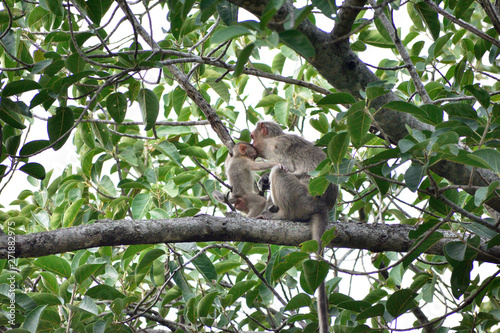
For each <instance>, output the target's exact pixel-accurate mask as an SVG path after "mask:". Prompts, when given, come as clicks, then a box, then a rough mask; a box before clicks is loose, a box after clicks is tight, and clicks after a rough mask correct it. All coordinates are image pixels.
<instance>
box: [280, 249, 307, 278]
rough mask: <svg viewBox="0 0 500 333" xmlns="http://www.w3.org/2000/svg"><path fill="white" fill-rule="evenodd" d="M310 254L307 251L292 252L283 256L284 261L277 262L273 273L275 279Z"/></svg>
mask: <svg viewBox="0 0 500 333" xmlns="http://www.w3.org/2000/svg"><path fill="white" fill-rule="evenodd" d="M308 257H309V254H308V253H306V252H291V253H289V254H287V255H286V256H285V257H283V261H282V262H280V263H278V264H275V265H274V266H273V270H272V273H271V277H272V279H273V281H276V280H278V279H279V278H280V277H282V276H283V274H285V273H286V272H287V271H288V270H289V269H290V268H292V267H294V266H295V265H298V264H300V263H301V262H302V261H303V260H305V259H307V258H308Z"/></svg>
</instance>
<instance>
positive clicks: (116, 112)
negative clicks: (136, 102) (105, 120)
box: [106, 92, 127, 124]
mask: <svg viewBox="0 0 500 333" xmlns="http://www.w3.org/2000/svg"><path fill="white" fill-rule="evenodd" d="M106 109H107V110H108V112H109V115H110V116H111V117H112V118H113V119H114V120H115V121H116V122H117V123H118V124H121V123H122V121H123V120H124V119H125V115H126V113H127V97H125V94H123V93H121V92H116V93H113V94H111V95H109V96H108V98H106Z"/></svg>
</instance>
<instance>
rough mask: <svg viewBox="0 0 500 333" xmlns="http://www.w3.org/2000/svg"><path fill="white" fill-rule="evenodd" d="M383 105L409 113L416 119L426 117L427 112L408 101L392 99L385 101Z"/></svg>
mask: <svg viewBox="0 0 500 333" xmlns="http://www.w3.org/2000/svg"><path fill="white" fill-rule="evenodd" d="M383 107H384V108H386V109H390V110H394V111H400V112H405V113H409V114H411V115H413V116H415V117H416V118H418V119H425V118H427V114H426V113H425V112H424V111H423V110H421V109H420V108H419V107H418V106H416V105H414V104H411V103H408V102H403V101H392V102H389V103H387V104H386V105H384V106H383Z"/></svg>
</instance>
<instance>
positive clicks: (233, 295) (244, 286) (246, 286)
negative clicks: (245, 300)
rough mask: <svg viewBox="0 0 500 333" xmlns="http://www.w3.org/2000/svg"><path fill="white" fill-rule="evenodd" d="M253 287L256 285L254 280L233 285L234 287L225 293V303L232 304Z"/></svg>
mask: <svg viewBox="0 0 500 333" xmlns="http://www.w3.org/2000/svg"><path fill="white" fill-rule="evenodd" d="M255 285H257V281H254V280H246V281H240V282H237V283H235V285H234V286H233V287H232V288H231V289H229V291H228V292H227V297H226V299H225V301H226V300H227V301H229V302H230V304H233V303H234V302H235V301H236V300H237V299H238V298H240V297H241V296H243V294H245V293H246V292H247V291H249V290H250V289H252V288H253V287H254V286H255ZM228 297H230V298H228ZM230 304H229V305H230Z"/></svg>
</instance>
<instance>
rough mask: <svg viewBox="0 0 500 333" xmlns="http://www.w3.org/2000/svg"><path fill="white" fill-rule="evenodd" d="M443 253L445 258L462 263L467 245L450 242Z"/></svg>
mask: <svg viewBox="0 0 500 333" xmlns="http://www.w3.org/2000/svg"><path fill="white" fill-rule="evenodd" d="M443 250H444V253H445V255H446V256H448V257H450V258H452V259H453V260H456V261H463V260H464V258H465V252H466V251H467V244H464V243H462V242H450V243H448V244H446V245H445V246H444V249H443Z"/></svg>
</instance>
